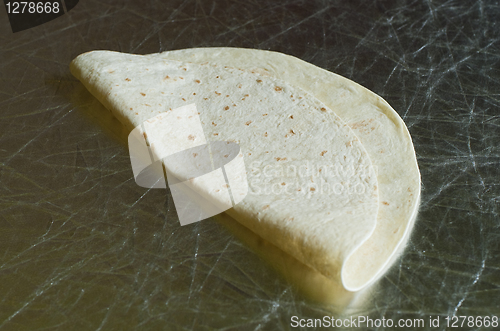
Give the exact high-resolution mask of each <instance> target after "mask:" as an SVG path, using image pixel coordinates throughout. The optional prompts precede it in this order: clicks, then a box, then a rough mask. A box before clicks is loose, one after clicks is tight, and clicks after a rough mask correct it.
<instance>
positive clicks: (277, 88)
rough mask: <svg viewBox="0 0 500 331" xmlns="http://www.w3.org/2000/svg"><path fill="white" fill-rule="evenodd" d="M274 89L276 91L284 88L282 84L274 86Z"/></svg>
mask: <svg viewBox="0 0 500 331" xmlns="http://www.w3.org/2000/svg"><path fill="white" fill-rule="evenodd" d="M274 90H275V91H276V92H281V90H283V88H282V87H281V86H275V87H274Z"/></svg>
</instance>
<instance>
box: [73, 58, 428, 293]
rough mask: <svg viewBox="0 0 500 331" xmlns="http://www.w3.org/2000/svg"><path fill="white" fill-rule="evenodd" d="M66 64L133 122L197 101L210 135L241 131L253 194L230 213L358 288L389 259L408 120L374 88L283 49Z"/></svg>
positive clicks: (399, 233) (407, 156) (412, 209)
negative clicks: (367, 88) (277, 51)
mask: <svg viewBox="0 0 500 331" xmlns="http://www.w3.org/2000/svg"><path fill="white" fill-rule="evenodd" d="M71 71H72V73H73V74H74V75H75V76H76V77H77V78H78V79H80V80H81V81H82V82H83V83H84V84H85V86H86V87H87V88H88V89H89V91H90V92H91V93H92V94H93V95H94V96H95V97H96V98H97V99H99V100H100V101H101V102H102V103H103V104H104V105H105V106H106V107H107V108H108V109H110V110H111V111H112V113H113V114H114V115H115V116H116V117H117V118H118V119H119V120H120V121H121V122H122V123H123V124H124V125H125V126H127V127H128V128H129V129H132V128H134V127H136V126H138V125H140V124H141V123H143V122H144V121H146V120H148V119H149V118H151V117H153V116H155V115H157V114H159V113H162V112H171V111H174V110H175V109H176V108H178V107H181V106H185V105H188V104H192V103H194V104H196V107H197V109H198V112H199V116H200V118H201V121H202V124H203V130H204V132H205V135H206V139H207V140H225V141H234V142H237V143H238V144H239V145H240V147H241V151H242V152H243V155H244V157H245V164H246V167H247V178H248V181H249V187H250V190H249V193H248V195H247V196H246V197H245V199H244V200H243V201H242V202H240V203H239V204H237V205H236V206H235V207H234V208H233V209H230V210H228V214H229V215H230V216H232V217H233V218H234V219H236V220H237V221H238V222H240V223H241V224H243V225H245V226H246V227H248V228H249V229H251V230H252V231H253V232H255V233H256V234H258V235H259V236H261V237H263V238H264V239H266V240H268V241H270V242H271V243H273V244H274V245H276V246H277V247H279V248H281V249H282V250H284V251H285V252H287V253H289V254H291V255H292V256H294V257H296V258H297V259H298V260H299V261H301V262H303V263H305V264H307V265H309V266H310V267H312V268H314V269H316V270H318V271H319V272H321V273H322V274H324V275H325V276H327V277H330V278H332V279H338V280H341V281H342V283H343V285H344V287H345V288H346V289H348V290H351V291H355V290H359V289H361V288H363V287H366V286H367V285H369V284H370V283H372V282H373V281H375V280H376V279H378V278H380V276H381V275H382V274H383V272H384V271H385V270H386V269H387V267H388V266H389V265H390V261H391V260H392V259H394V257H395V256H396V254H395V252H396V251H398V249H399V248H401V246H402V245H401V244H402V242H403V241H404V239H405V238H407V236H408V234H409V232H410V229H411V226H412V224H413V220H414V218H415V215H416V210H417V206H418V199H419V193H420V175H419V172H418V167H417V164H416V159H415V153H414V150H413V146H412V143H411V138H410V136H409V134H408V131H407V129H406V127H405V125H404V123H403V121H402V120H401V119H400V118H399V116H398V115H397V114H396V112H394V110H392V108H390V106H389V105H388V104H387V103H386V102H385V101H383V100H382V99H381V98H380V97H378V96H376V95H375V94H373V93H372V92H370V91H368V90H366V89H364V88H363V87H361V86H359V85H357V84H355V83H353V82H352V81H350V80H347V79H345V78H343V77H340V76H338V75H335V74H332V73H330V72H327V71H324V70H322V69H320V68H317V67H315V66H312V65H310V64H308V63H306V62H303V61H301V60H298V59H296V58H293V57H290V56H286V55H283V54H280V53H274V52H266V51H258V50H246V49H230V48H218V49H213V48H204V49H191V50H183V51H174V52H165V53H161V54H152V55H147V56H141V55H131V54H123V53H117V52H108V51H96V52H90V53H85V54H82V55H80V56H79V57H77V58H76V59H75V60H74V61H73V62H72V63H71Z"/></svg>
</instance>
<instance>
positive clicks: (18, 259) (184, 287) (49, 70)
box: [0, 0, 500, 330]
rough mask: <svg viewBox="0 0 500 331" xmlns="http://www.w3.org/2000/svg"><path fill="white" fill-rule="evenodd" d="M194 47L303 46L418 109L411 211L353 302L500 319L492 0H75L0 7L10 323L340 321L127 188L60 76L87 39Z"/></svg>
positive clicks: (498, 84) (122, 149) (372, 310)
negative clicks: (396, 246) (62, 10)
mask: <svg viewBox="0 0 500 331" xmlns="http://www.w3.org/2000/svg"><path fill="white" fill-rule="evenodd" d="M199 46H238V47H251V48H260V49H270V50H275V51H280V52H283V53H287V54H291V55H294V56H297V57H299V58H301V59H303V60H306V61H309V62H311V63H314V64H316V65H318V66H320V67H323V68H326V69H328V70H331V71H333V72H336V73H339V74H341V75H343V76H345V77H348V78H350V79H352V80H354V81H356V82H358V83H360V84H362V85H364V86H365V87H367V88H369V89H370V90H372V91H374V92H376V93H378V94H379V95H381V96H382V97H384V98H385V99H386V100H387V101H388V102H389V103H390V104H391V105H392V106H393V108H394V109H396V110H397V111H398V113H399V114H400V115H401V116H402V118H403V119H404V121H405V122H406V124H407V126H408V128H409V130H410V133H411V134H412V137H413V139H414V143H415V149H416V153H417V157H418V162H419V165H420V169H421V173H422V181H423V191H422V192H423V196H422V203H421V207H420V214H419V217H418V220H417V224H416V227H415V230H414V233H413V235H412V237H411V240H410V242H409V244H408V246H407V249H406V250H405V252H404V254H403V255H402V256H401V258H399V259H398V260H397V261H396V263H395V265H394V267H393V268H392V269H391V270H390V271H389V272H388V273H387V275H386V276H385V277H384V278H383V279H382V280H381V281H380V282H379V284H377V285H376V286H375V287H374V290H373V291H372V292H371V293H370V294H369V296H368V299H366V300H365V301H364V304H363V305H361V306H355V307H353V308H351V309H350V310H349V312H348V314H350V315H351V314H352V315H356V314H360V315H366V316H370V317H371V318H381V317H385V318H392V319H395V320H397V319H399V318H425V319H426V321H427V319H428V316H430V315H432V316H434V317H436V316H438V315H440V316H441V322H442V323H443V318H444V317H445V316H449V315H453V314H457V315H472V316H478V315H479V316H485V315H495V314H496V315H497V316H498V315H500V308H499V307H500V290H499V289H500V248H499V243H500V221H499V217H498V213H499V208H498V206H499V202H500V201H499V199H500V185H499V184H498V181H499V178H500V171H499V170H498V168H499V166H500V164H499V162H500V151H499V145H500V139H499V135H500V117H499V113H500V110H499V104H500V94H499V91H500V6H499V5H498V2H496V1H404V0H401V1H384V2H374V1H364V2H359V1H349V2H347V1H305V0H304V1H293V0H286V1H281V2H266V1H257V0H255V1H217V2H213V1H190V0H186V1H177V0H175V1H158V0H154V1H150V2H149V3H147V2H145V1H109V0H106V1H94V0H82V1H80V3H79V4H78V5H77V6H76V7H75V8H74V9H73V10H72V11H71V12H69V14H67V15H64V16H63V17H60V18H58V19H56V20H54V21H52V22H49V23H47V24H45V25H42V26H39V27H36V28H33V29H31V30H27V31H23V32H19V33H16V34H12V32H11V31H10V27H9V25H8V21H7V16H6V14H5V12H4V11H3V10H0V119H1V120H0V211H1V212H0V329H2V330H3V329H5V330H41V329H49V328H55V329H64V330H71V329H75V330H76V329H78V330H127V329H131V330H152V329H155V330H156V329H164V330H212V329H222V330H288V329H290V328H291V326H290V319H291V317H292V316H294V315H296V316H299V317H301V318H313V317H318V316H323V315H331V314H332V313H331V312H330V310H329V308H327V307H325V306H324V305H321V304H318V303H314V302H312V301H310V300H308V299H307V298H306V297H305V296H304V295H303V294H301V293H300V292H299V291H297V290H296V289H295V288H294V287H292V286H291V285H290V284H289V283H288V282H286V281H284V280H283V279H282V277H281V276H280V275H279V273H277V272H276V271H275V270H274V269H273V268H272V267H270V265H269V264H268V263H265V262H263V261H262V260H261V258H260V257H259V256H258V254H256V253H255V252H254V251H253V250H252V249H251V248H249V247H248V246H247V245H245V244H243V243H242V242H241V241H240V240H239V239H237V238H235V237H234V236H233V234H232V233H231V232H229V231H228V230H227V229H226V227H225V226H222V225H221V224H220V223H218V222H215V221H212V220H206V221H202V222H199V223H197V224H195V225H192V226H185V227H180V226H179V224H178V221H177V219H176V214H175V211H174V210H173V204H172V200H171V198H169V196H168V195H167V194H166V193H165V191H162V190H149V191H147V190H144V189H143V188H140V187H138V186H136V185H135V183H134V180H133V178H132V173H131V169H130V165H129V156H128V152H127V148H126V145H125V144H124V137H125V136H124V133H123V132H122V131H120V125H119V124H118V123H117V121H116V120H113V119H112V118H110V116H109V115H106V114H105V113H106V112H104V111H103V109H102V107H100V105H99V104H98V103H97V102H96V101H95V100H94V98H92V97H91V96H90V94H89V93H88V92H86V91H85V89H84V88H83V87H82V85H81V84H80V83H79V82H78V81H76V80H75V79H74V78H72V76H71V75H70V74H69V70H68V64H69V62H70V61H71V60H72V59H73V58H74V57H75V56H77V55H78V54H80V53H82V52H85V51H90V50H95V49H109V50H117V51H123V52H131V53H138V54H146V53H153V52H159V51H165V50H171V49H181V48H189V47H199ZM103 114H105V115H103ZM346 314H347V313H346ZM335 316H339V315H335ZM379 329H384V328H379ZM423 329H429V330H437V329H444V325H443V324H442V325H441V327H439V328H431V327H430V326H429V325H428V323H427V322H426V326H425V328H423Z"/></svg>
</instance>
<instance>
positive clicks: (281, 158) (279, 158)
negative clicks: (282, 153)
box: [275, 157, 286, 161]
mask: <svg viewBox="0 0 500 331" xmlns="http://www.w3.org/2000/svg"><path fill="white" fill-rule="evenodd" d="M275 159H276V161H286V157H275Z"/></svg>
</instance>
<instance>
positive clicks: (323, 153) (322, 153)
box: [319, 151, 327, 156]
mask: <svg viewBox="0 0 500 331" xmlns="http://www.w3.org/2000/svg"><path fill="white" fill-rule="evenodd" d="M326 152H327V151H323V152H321V153H319V155H321V156H323V155H325V153H326Z"/></svg>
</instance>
